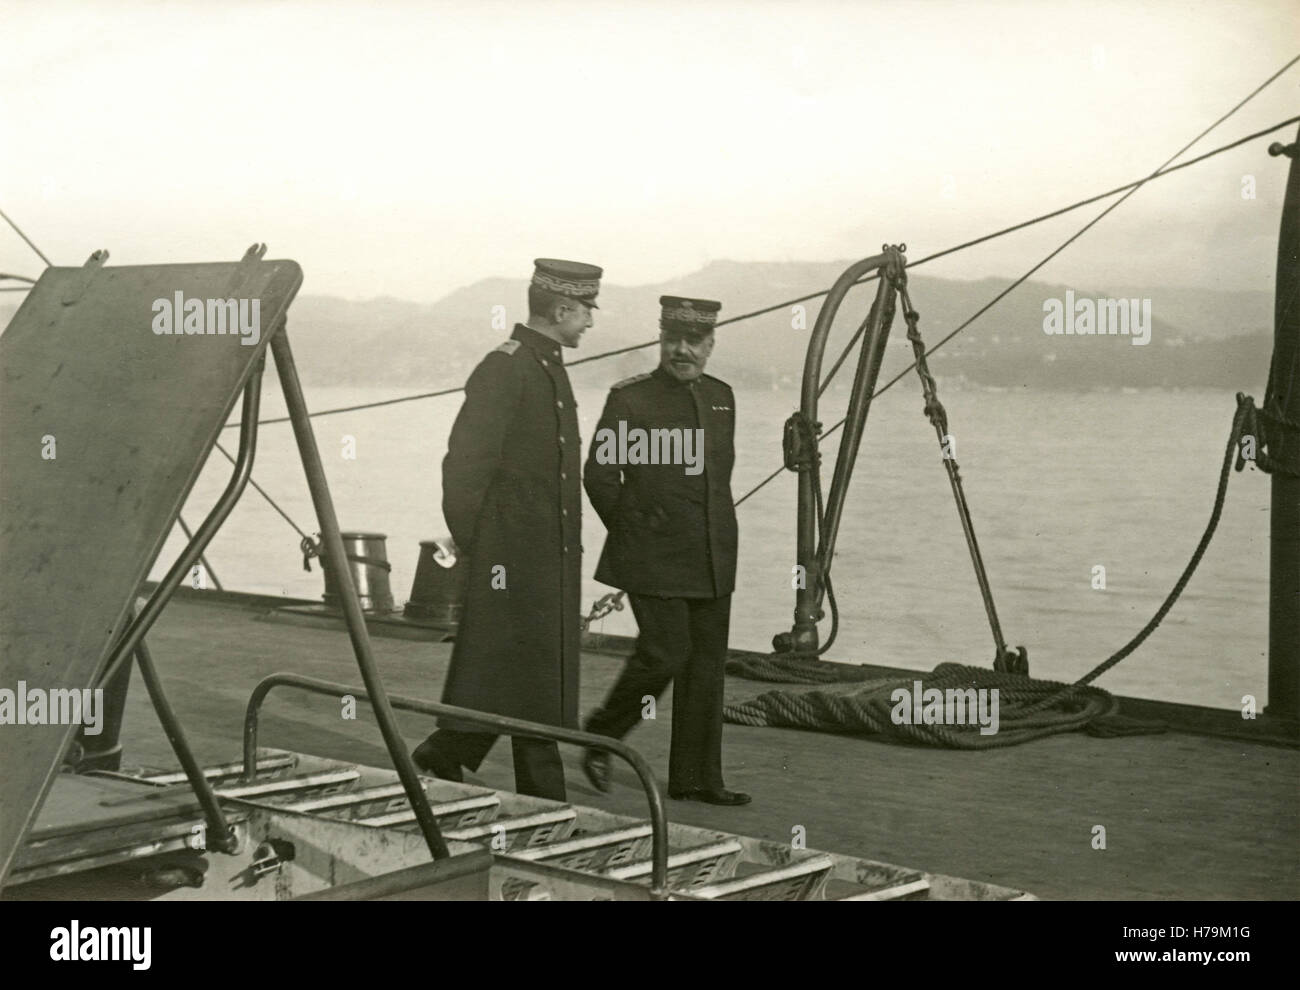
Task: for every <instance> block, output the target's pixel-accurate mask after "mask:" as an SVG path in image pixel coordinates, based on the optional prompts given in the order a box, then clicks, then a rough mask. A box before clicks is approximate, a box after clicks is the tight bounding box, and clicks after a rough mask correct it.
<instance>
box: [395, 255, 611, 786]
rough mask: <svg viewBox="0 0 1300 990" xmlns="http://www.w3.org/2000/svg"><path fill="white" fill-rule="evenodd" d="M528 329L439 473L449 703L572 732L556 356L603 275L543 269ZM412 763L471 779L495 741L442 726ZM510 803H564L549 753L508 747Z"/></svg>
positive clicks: (481, 395) (523, 327) (477, 385)
mask: <svg viewBox="0 0 1300 990" xmlns="http://www.w3.org/2000/svg"><path fill="white" fill-rule="evenodd" d="M535 266H536V268H535V271H534V273H533V279H532V283H531V285H530V286H529V290H528V310H529V316H528V322H527V323H526V324H517V325H516V326H515V328H514V332H513V333H512V334H511V336H510V339H509V340H507V341H506V342H505V343H503V344H502V345H501V346H500V347H498V348H497V349H496V350H494V351H492V352H491V353H490V354H488V355H487V357H485V358H484V359H483V361H482V362H481V363H480V364H479V366H478V367H477V368H476V369H475V370H474V373H473V374H472V375H471V376H470V378H469V381H468V382H467V383H466V385H465V403H464V405H463V406H462V407H461V410H460V414H459V415H458V416H457V417H456V422H455V425H454V426H453V427H452V430H451V437H450V439H449V441H448V445H447V456H446V458H445V459H444V460H443V464H442V490H443V499H442V508H443V516H444V518H445V519H446V522H447V526H448V528H449V529H450V531H451V535H452V538H453V540H455V542H456V545H457V547H458V548H459V550H460V552H461V554H462V556H463V558H464V566H465V568H466V575H465V598H464V609H463V613H462V618H461V622H460V626H459V629H458V632H457V636H456V645H455V647H454V649H453V650H452V656H451V667H450V669H449V670H448V672H447V680H446V683H445V684H444V686H443V693H442V700H443V702H444V703H445V704H450V705H458V706H460V707H463V708H473V709H476V710H478V711H484V712H494V713H496V714H499V715H507V716H511V717H514V718H521V719H528V720H530V721H534V722H544V723H547V724H550V725H558V726H564V727H568V728H574V727H576V726H577V719H578V667H579V662H580V653H579V647H580V645H581V625H580V610H581V603H580V594H581V590H582V585H581V581H582V546H581V536H582V519H581V513H582V504H581V503H582V492H581V482H580V477H581V475H580V471H581V452H580V445H581V441H580V438H579V436H578V415H577V409H576V405H575V403H574V400H573V391H572V389H571V388H570V387H569V378H568V375H567V374H566V373H565V370H564V360H563V357H562V352H561V348H562V347H576V346H577V345H578V340H579V339H580V337H581V336H582V334H583V332H584V331H585V330H586V329H587V328H589V327H590V326H591V325H592V316H591V311H592V309H593V308H595V306H596V294H597V292H598V290H599V287H600V283H599V279H600V276H601V274H602V272H601V269H599V268H597V267H595V266H593V265H585V264H581V263H578V262H570V261H560V260H556V259H550V258H539V259H538V260H537V261H536V262H535ZM439 725H440V727H439V729H438V731H437V732H435V733H434V734H433V735H431V736H430V737H429V738H428V739H426V740H425V741H424V742H423V743H421V744H420V745H419V746H418V747H416V749H415V751H414V753H413V754H412V756H413V758H414V759H415V762H416V763H417V764H418V765H419V766H421V767H422V768H424V769H425V770H428V771H430V772H432V773H434V774H435V775H437V776H439V777H442V778H444V779H448V780H460V779H461V776H462V774H461V768H462V767H464V768H468V769H470V770H471V771H472V770H477V769H478V767H479V764H480V763H481V762H482V761H483V758H484V757H485V756H486V755H487V753H488V750H489V749H491V747H492V744H493V743H494V742H495V741H496V738H497V737H496V735H495V734H494V733H492V732H487V731H483V730H482V729H480V728H475V727H472V726H469V725H465V724H462V723H457V722H453V721H452V720H448V719H443V720H441V721H440V723H439ZM512 742H513V749H514V763H515V786H516V789H517V790H518V792H519V793H520V794H531V795H534V796H536V797H545V798H552V799H555V800H564V799H565V787H564V765H563V763H562V762H561V761H560V754H559V749H558V747H557V745H556V743H554V742H553V741H546V740H536V739H525V738H520V737H515V738H513V740H512Z"/></svg>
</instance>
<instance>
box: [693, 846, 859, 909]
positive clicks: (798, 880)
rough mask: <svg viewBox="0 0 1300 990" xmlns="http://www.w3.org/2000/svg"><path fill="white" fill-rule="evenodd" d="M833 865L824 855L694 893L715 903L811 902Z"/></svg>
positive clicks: (709, 886)
mask: <svg viewBox="0 0 1300 990" xmlns="http://www.w3.org/2000/svg"><path fill="white" fill-rule="evenodd" d="M834 865H835V861H834V860H832V859H831V858H830V857H829V856H827V855H825V854H824V853H823V854H820V855H814V856H809V857H807V858H806V859H800V860H796V861H795V862H793V863H788V864H786V865H785V866H777V867H767V868H763V869H760V870H755V871H752V872H746V874H745V875H743V876H733V877H731V878H729V879H727V880H720V881H716V882H714V883H709V884H705V885H703V886H697V887H696V888H695V889H694V890H692V891H691V893H692V894H694V895H695V896H696V897H705V898H708V899H709V900H713V901H808V900H813V899H815V898H816V897H817V895H818V894H819V893H820V892H821V888H822V886H823V884H824V883H825V882H826V878H827V876H829V875H830V872H831V868H832V867H833V866H834Z"/></svg>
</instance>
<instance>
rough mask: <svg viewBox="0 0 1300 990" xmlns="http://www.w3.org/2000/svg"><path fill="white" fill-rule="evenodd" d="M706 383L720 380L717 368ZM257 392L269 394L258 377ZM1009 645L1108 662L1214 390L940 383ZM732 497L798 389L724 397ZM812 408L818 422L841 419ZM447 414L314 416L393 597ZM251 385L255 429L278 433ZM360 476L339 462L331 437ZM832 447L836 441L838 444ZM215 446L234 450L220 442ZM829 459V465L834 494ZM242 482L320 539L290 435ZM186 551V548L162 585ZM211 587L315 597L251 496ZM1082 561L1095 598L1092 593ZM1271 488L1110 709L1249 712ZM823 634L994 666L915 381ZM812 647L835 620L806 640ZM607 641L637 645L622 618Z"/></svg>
mask: <svg viewBox="0 0 1300 990" xmlns="http://www.w3.org/2000/svg"><path fill="white" fill-rule="evenodd" d="M720 373H723V374H725V372H723V371H721V369H720ZM572 377H573V382H574V388H575V392H576V394H577V398H578V402H579V416H580V419H581V424H582V435H583V439H584V441H588V440H590V437H591V435H592V432H593V429H594V424H595V420H596V417H597V416H598V415H599V413H600V409H601V406H602V404H603V401H604V395H605V385H606V382H607V373H606V372H602V371H601V370H600V369H599V368H598V366H597V367H584V368H579V369H575V370H574V373H573V376H572ZM273 378H274V376H272V375H268V382H271V381H273ZM940 387H941V395H942V397H943V398H944V401H945V404H946V406H947V408H948V413H949V420H950V423H951V428H952V432H953V435H954V436H955V438H956V443H957V447H956V455H957V459H958V462H959V464H960V465H961V470H962V476H963V479H964V481H965V484H966V493H967V497H968V499H969V502H970V505H971V509H972V513H973V517H974V522H975V528H976V533H977V535H978V536H979V539H980V545H981V549H982V550H983V553H984V557H985V562H986V566H987V568H988V572H989V577H990V580H991V582H992V585H993V590H994V595H995V600H996V602H997V605H998V610H999V615H1000V617H1001V620H1002V625H1003V629H1004V630H1005V632H1006V635H1007V637H1008V639H1009V640H1010V641H1011V642H1012V643H1023V644H1025V645H1026V646H1027V647H1028V648H1029V656H1030V663H1031V669H1032V671H1033V673H1035V674H1036V675H1038V676H1042V677H1049V678H1055V679H1063V680H1070V679H1074V678H1077V677H1079V676H1081V675H1082V674H1084V673H1085V672H1086V671H1088V670H1089V669H1091V668H1092V667H1093V666H1094V665H1095V664H1097V663H1099V662H1100V661H1102V660H1103V659H1105V658H1106V657H1107V656H1109V655H1110V654H1111V653H1112V652H1114V651H1115V650H1116V649H1118V648H1119V647H1120V646H1122V645H1123V644H1124V643H1125V642H1127V640H1128V639H1129V637H1131V636H1132V635H1133V634H1134V633H1136V632H1137V630H1138V629H1140V628H1141V627H1142V625H1143V624H1144V623H1145V622H1146V621H1147V620H1148V618H1150V616H1151V615H1152V614H1153V613H1154V611H1155V609H1156V608H1157V607H1158V606H1159V604H1160V602H1161V600H1162V599H1163V597H1164V596H1165V594H1167V593H1168V591H1169V589H1170V588H1171V587H1172V586H1173V584H1174V582H1175V581H1176V580H1177V577H1178V575H1179V573H1180V572H1181V569H1182V567H1183V566H1184V564H1185V563H1186V561H1187V559H1188V557H1189V556H1190V555H1191V552H1192V550H1193V549H1194V548H1195V546H1196V541H1197V539H1198V538H1199V536H1200V533H1201V530H1202V529H1203V527H1204V525H1205V523H1206V521H1207V519H1208V518H1209V513H1210V510H1211V508H1212V505H1213V497H1214V486H1215V482H1216V479H1217V473H1218V469H1219V462H1220V458H1221V457H1222V453H1223V447H1224V444H1225V442H1226V440H1227V434H1228V430H1229V427H1230V425H1231V419H1232V414H1233V410H1234V403H1233V398H1232V396H1231V395H1230V394H1228V393H1208V392H1177V393H1175V392H1164V391H1143V392H1127V393H1111V394H1101V393H1090V394H1078V395H1075V394H1062V393H1049V392H1033V391H1030V390H1028V389H1025V390H1022V391H1009V392H992V391H986V390H965V391H961V390H956V389H954V388H953V387H952V386H951V385H947V386H945V385H944V384H943V383H941V385H940ZM393 394H394V392H393V390H392V389H357V388H315V389H311V388H309V389H308V390H307V398H308V403H309V405H310V407H311V408H312V409H322V408H329V407H333V406H341V405H348V404H352V403H357V402H364V401H370V400H374V399H380V398H389V397H391V396H392V395H393ZM736 398H737V405H738V430H737V465H736V472H735V477H734V481H733V491H734V492H735V494H736V495H737V496H739V495H740V494H741V493H743V492H745V491H747V490H748V489H749V488H750V487H751V486H752V485H753V484H755V483H757V482H758V481H759V480H761V479H762V478H763V477H765V476H766V475H767V474H768V473H769V472H771V471H772V470H773V469H774V468H776V467H777V466H778V465H779V464H780V463H781V450H780V441H781V426H782V423H783V421H784V419H785V417H786V416H788V415H789V413H790V412H791V411H792V410H793V409H794V408H795V406H796V405H797V402H798V396H797V394H796V393H795V392H794V391H793V390H791V391H779V392H760V391H743V390H742V391H739V392H738V394H737V397H736ZM845 401H846V399H845V396H844V394H843V393H840V394H839V395H834V394H832V395H830V396H828V401H827V403H826V405H825V406H824V409H823V413H822V420H823V422H826V423H828V424H829V423H832V422H834V421H835V420H837V419H838V418H839V417H840V415H841V414H842V408H843V405H844V403H845ZM459 405H460V397H459V396H451V397H447V398H442V399H433V400H424V401H419V402H413V403H406V404H402V405H397V406H390V407H385V408H381V409H376V410H369V411H366V412H360V413H347V414H343V415H337V416H327V417H323V418H318V419H316V420H315V424H316V430H317V440H318V443H319V444H320V446H321V449H322V453H323V455H324V458H325V464H326V470H327V472H328V475H329V481H330V485H331V489H332V492H333V496H334V501H335V505H336V507H337V509H338V514H339V519H340V521H341V524H342V526H343V528H344V529H345V530H347V529H354V530H369V531H379V532H383V533H387V534H388V555H389V559H390V560H391V561H392V565H393V572H392V587H393V594H394V598H395V599H396V602H397V604H398V605H399V606H400V605H401V604H402V603H403V602H404V601H405V600H406V598H407V597H408V596H409V592H410V588H411V580H412V578H413V576H414V570H415V561H416V553H417V543H418V541H419V540H421V539H429V538H432V537H434V536H438V535H441V534H443V533H444V532H445V528H444V525H443V522H442V514H441V510H440V505H441V490H440V462H441V459H442V456H443V454H444V452H445V445H446V436H447V432H448V430H449V428H450V425H451V421H452V419H453V418H454V416H455V414H456V411H457V410H458V408H459ZM282 413H283V404H282V402H281V401H280V398H279V395H278V388H272V387H269V386H268V389H267V392H266V395H265V397H264V402H263V416H264V417H266V416H274V415H281V414H282ZM345 436H352V437H354V438H355V441H356V459H355V460H346V459H344V458H343V456H342V453H343V438H344V437H345ZM833 440H834V441H835V442H838V435H836V437H835V438H833ZM225 442H226V444H227V447H228V449H230V450H232V451H233V450H234V446H235V444H237V433H236V431H233V430H229V431H227V434H226V439H225ZM835 449H836V448H834V447H833V446H831V447H829V448H828V449H826V450H824V454H823V456H824V460H825V461H826V462H827V463H826V466H825V469H824V477H825V480H826V483H829V478H830V465H831V463H833V456H834V450H835ZM228 476H229V465H228V463H227V462H226V461H225V460H224V458H220V456H219V455H216V456H214V461H213V462H212V463H210V464H209V466H208V467H207V468H206V469H205V470H204V472H203V475H202V477H201V479H200V481H199V483H198V485H197V486H196V488H195V490H194V492H193V494H192V495H191V498H190V501H189V504H188V506H187V508H186V518H187V522H189V523H190V524H191V526H193V525H195V524H197V523H198V521H199V520H200V519H201V518H202V516H203V514H204V513H205V512H206V511H207V509H208V508H209V507H210V506H211V505H212V503H213V502H214V501H215V500H216V498H217V497H218V495H219V494H220V492H221V489H222V488H223V487H224V485H225V483H226V481H227V479H228ZM253 476H254V478H255V479H256V480H257V481H258V482H259V483H260V484H261V485H262V486H263V487H264V488H265V489H266V490H267V491H268V492H269V493H270V494H271V495H272V496H273V497H274V498H275V499H276V500H277V501H278V502H279V503H280V504H281V505H282V506H283V507H284V509H285V510H286V511H287V512H288V513H289V514H290V515H291V516H292V517H293V518H294V519H295V520H296V521H297V522H298V524H299V525H300V526H302V528H303V529H305V530H307V531H308V532H315V531H316V529H317V527H316V524H315V521H314V516H313V515H312V511H311V502H310V498H309V496H308V492H307V487H306V483H305V480H304V477H303V474H302V469H301V467H300V466H299V465H298V462H297V452H296V448H295V447H294V444H293V440H292V436H291V433H290V429H289V427H288V425H287V424H283V425H277V426H268V427H264V428H263V430H262V437H261V441H260V444H259V450H258V456H257V463H256V467H255V470H254V475H253ZM794 506H795V476H794V475H793V474H790V473H785V472H783V473H782V475H781V476H780V477H779V478H777V479H776V480H775V481H773V482H772V483H771V484H769V485H768V486H767V487H766V488H765V489H764V490H763V491H762V492H760V493H759V494H758V495H756V496H754V497H753V498H752V499H750V500H749V501H747V502H746V503H745V504H744V505H742V506H741V507H740V509H739V510H738V512H739V519H740V541H741V542H740V567H739V577H738V590H737V595H736V598H735V603H734V607H733V613H732V614H733V623H732V634H731V639H732V645H733V646H737V647H744V648H750V649H758V650H766V649H768V648H770V640H771V637H772V635H773V633H776V632H778V631H781V630H783V629H788V628H789V626H790V623H791V613H792V609H793V605H794V598H793V591H792V590H791V587H790V568H791V565H792V563H793V558H794ZM584 533H585V536H584V544H585V548H586V554H585V556H584V559H583V572H584V575H586V580H585V587H584V604H585V605H586V606H589V605H590V603H591V602H592V601H593V600H594V599H595V598H596V597H598V596H599V595H601V594H603V593H605V592H606V591H608V590H609V589H608V588H606V587H605V586H603V585H599V584H597V583H596V582H594V581H593V580H591V577H590V575H591V573H592V571H593V570H594V569H595V566H596V560H597V556H598V554H599V550H600V547H601V545H602V542H603V538H604V532H603V529H602V527H601V525H600V522H599V520H598V519H597V517H596V515H595V512H594V511H592V510H591V509H590V507H589V506H588V507H587V509H586V512H585V515H584ZM181 546H182V541H181V540H180V539H179V531H178V532H177V533H175V534H173V535H172V537H171V538H170V539H169V540H168V543H167V546H166V548H165V550H164V552H163V556H162V558H161V561H162V563H161V564H160V565H159V566H158V567H156V568H155V571H154V575H155V577H156V576H159V575H161V573H162V572H163V570H164V569H165V566H164V565H165V563H167V562H170V561H171V560H172V559H174V557H175V555H176V554H177V553H178V552H179V550H180V548H181ZM208 554H209V559H210V560H211V561H212V565H213V567H214V568H215V570H216V571H217V574H218V576H219V577H220V578H221V580H222V582H223V583H224V584H225V586H226V587H227V588H231V589H238V590H244V591H256V592H261V593H268V594H283V595H289V596H295V597H305V598H312V597H318V596H319V595H320V594H321V591H322V587H323V586H322V577H321V574H320V570H319V567H316V566H315V565H313V569H312V572H311V573H310V574H308V573H305V572H304V571H303V569H302V563H301V556H300V554H299V552H298V536H297V535H296V534H295V533H294V532H293V530H292V529H291V528H290V527H289V525H288V524H287V523H286V522H285V521H284V520H283V519H281V518H280V517H279V515H277V514H276V513H275V512H274V511H273V510H272V509H271V508H270V506H269V505H267V504H266V502H265V501H264V500H263V499H262V497H261V496H260V495H258V494H257V493H256V492H255V491H253V490H252V488H250V489H249V490H248V491H247V492H246V493H245V495H244V497H243V499H242V500H241V503H240V505H239V506H238V507H237V508H236V509H235V511H234V513H233V514H232V515H231V517H230V519H229V520H228V521H227V523H226V525H225V527H224V528H223V529H222V531H221V532H220V533H219V534H218V536H217V538H216V539H215V541H214V542H213V544H212V546H211V548H210V549H209V551H208ZM1095 565H1102V566H1104V567H1105V577H1106V589H1105V590H1104V591H1103V590H1094V589H1093V588H1092V574H1093V568H1094V566H1095ZM1267 569H1268V483H1267V480H1266V478H1265V477H1264V476H1263V475H1261V474H1259V473H1258V472H1254V471H1253V470H1250V469H1248V470H1247V471H1246V472H1243V474H1241V475H1235V474H1234V476H1233V478H1232V481H1231V483H1230V485H1229V489H1228V501H1227V507H1226V509H1225V512H1224V516H1223V519H1222V521H1221V523H1220V526H1219V530H1218V534H1217V536H1216V538H1215V540H1214V542H1213V544H1212V545H1211V547H1210V550H1209V552H1208V553H1207V554H1206V557H1205V559H1204V560H1203V561H1202V563H1201V566H1200V569H1199V570H1198V572H1197V574H1196V576H1195V578H1193V580H1192V582H1191V584H1190V585H1189V587H1188V588H1187V590H1186V591H1185V592H1184V593H1183V596H1182V598H1181V600H1180V601H1179V603H1178V605H1176V606H1175V608H1174V610H1173V612H1172V613H1171V614H1170V615H1169V616H1168V617H1167V618H1166V619H1165V621H1164V624H1163V625H1162V626H1161V628H1160V629H1159V630H1157V631H1156V633H1155V634H1154V635H1153V636H1152V637H1151V638H1150V639H1148V640H1147V643H1146V644H1145V645H1144V646H1143V647H1142V648H1141V649H1139V650H1138V651H1137V653H1135V654H1134V655H1132V656H1130V657H1129V658H1128V659H1126V660H1125V661H1124V662H1123V663H1121V664H1120V665H1119V666H1118V667H1117V668H1115V669H1114V670H1112V671H1110V672H1109V673H1108V674H1107V675H1105V676H1104V677H1103V678H1102V679H1101V681H1100V682H1099V683H1100V685H1101V686H1103V687H1106V688H1108V689H1110V690H1112V691H1116V692H1121V693H1126V694H1134V695H1140V696H1145V697H1154V698H1164V699H1168V700H1176V701H1184V702H1193V703H1199V704H1206V705H1213V706H1217V707H1236V706H1238V705H1239V704H1240V702H1241V697H1242V695H1243V694H1253V695H1255V697H1256V698H1257V699H1258V701H1259V703H1260V704H1261V705H1262V704H1264V703H1265V700H1266V699H1265V695H1266V670H1267V660H1266V656H1267V645H1268V627H1267V591H1268V580H1267V573H1268V570H1267ZM833 574H834V577H835V581H836V590H837V592H838V595H839V600H840V608H841V618H840V634H839V639H838V640H837V642H836V644H835V647H834V649H833V658H834V659H838V660H846V661H852V662H877V663H888V664H895V665H899V666H905V667H914V668H918V669H929V668H930V667H932V666H933V665H934V664H936V663H939V662H942V661H956V662H962V663H973V664H980V665H984V666H987V665H989V664H990V663H991V660H992V650H993V647H992V639H991V636H990V634H989V630H988V624H987V621H986V619H985V616H984V610H983V606H982V604H981V601H980V597H979V592H978V588H977V586H976V584H975V579H974V574H973V571H972V568H971V564H970V559H969V556H968V554H967V550H966V546H965V542H964V540H963V539H962V533H961V527H960V525H959V523H958V520H957V515H956V512H955V509H954V506H953V502H952V496H951V493H950V491H949V488H948V483H947V480H946V477H945V474H944V471H943V467H942V463H941V461H940V459H939V452H938V448H937V445H936V441H935V438H934V434H933V432H932V431H931V428H930V426H929V424H928V423H927V422H926V420H925V419H924V417H923V416H922V414H921V399H920V397H919V394H918V390H917V388H916V386H915V384H914V383H913V382H912V381H910V380H908V381H905V382H903V383H900V385H899V386H896V387H895V388H894V389H893V390H891V391H890V392H889V393H888V394H887V395H885V396H882V397H881V398H880V399H879V400H878V401H877V404H876V408H874V409H873V410H872V413H871V417H870V419H869V421H868V425H867V434H866V438H865V440H864V443H863V446H862V451H861V454H860V456H859V459H858V468H857V471H856V474H855V478H854V484H853V490H852V492H851V493H850V496H849V501H848V504H847V506H846V509H845V513H844V519H843V523H842V527H841V531H840V537H839V543H838V547H837V555H836V560H835V567H834V571H833ZM822 628H823V636H824V635H825V634H826V633H827V632H828V631H829V623H826V624H824V625H823V627H822ZM603 629H604V631H606V632H616V633H626V634H633V633H635V624H634V622H633V621H632V619H631V615H630V612H623V613H615V614H614V615H612V616H611V617H610V618H608V619H606V620H605V622H604V626H603Z"/></svg>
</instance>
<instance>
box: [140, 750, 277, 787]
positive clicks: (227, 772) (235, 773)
mask: <svg viewBox="0 0 1300 990" xmlns="http://www.w3.org/2000/svg"><path fill="white" fill-rule="evenodd" d="M297 765H298V758H297V757H296V756H294V755H293V754H292V753H281V754H278V755H276V756H263V757H261V758H260V759H258V761H257V776H258V777H262V776H264V775H266V776H270V775H276V776H283V773H282V771H285V770H292V769H293V768H294V767H296V766H297ZM243 773H244V763H243V761H242V760H241V761H239V762H238V763H218V764H216V765H215V766H210V767H204V768H203V776H205V777H207V778H208V780H228V779H230V778H235V777H241V776H243ZM139 779H140V780H143V781H146V782H147V783H150V784H157V785H159V786H160V787H165V786H166V785H168V784H183V783H185V782H186V781H188V780H189V777H187V776H186V775H185V771H184V770H176V771H169V772H167V773H146V774H141V775H140V777H139Z"/></svg>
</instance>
